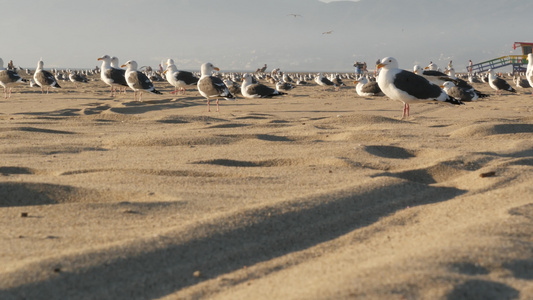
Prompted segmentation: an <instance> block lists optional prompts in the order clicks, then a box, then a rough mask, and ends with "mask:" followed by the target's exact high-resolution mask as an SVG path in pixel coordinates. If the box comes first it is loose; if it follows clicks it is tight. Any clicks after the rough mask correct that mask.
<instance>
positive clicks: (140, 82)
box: [121, 60, 161, 101]
mask: <svg viewBox="0 0 533 300" xmlns="http://www.w3.org/2000/svg"><path fill="white" fill-rule="evenodd" d="M121 67H122V68H124V67H126V73H125V75H124V77H126V82H127V83H128V86H129V87H130V89H132V90H133V99H134V100H137V92H139V101H143V91H147V92H150V93H152V94H159V95H161V92H160V91H158V90H156V89H155V87H154V84H153V83H152V81H150V79H148V77H146V75H145V74H144V73H142V72H139V71H137V62H136V61H134V60H128V61H127V62H126V63H125V64H123V65H122V66H121Z"/></svg>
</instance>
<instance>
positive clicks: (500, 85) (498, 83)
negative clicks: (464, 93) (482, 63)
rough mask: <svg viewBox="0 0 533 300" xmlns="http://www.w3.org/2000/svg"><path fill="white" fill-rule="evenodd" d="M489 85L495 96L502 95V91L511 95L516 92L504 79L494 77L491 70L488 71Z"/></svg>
mask: <svg viewBox="0 0 533 300" xmlns="http://www.w3.org/2000/svg"><path fill="white" fill-rule="evenodd" d="M488 73H489V85H490V87H491V88H492V89H493V90H495V91H496V94H499V95H500V96H501V95H502V91H509V92H511V93H516V90H515V89H514V88H513V87H512V86H511V85H510V84H509V83H508V82H507V81H505V80H504V79H501V78H500V77H498V76H496V74H494V70H493V69H489V71H488Z"/></svg>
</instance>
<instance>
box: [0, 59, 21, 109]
mask: <svg viewBox="0 0 533 300" xmlns="http://www.w3.org/2000/svg"><path fill="white" fill-rule="evenodd" d="M22 82H27V80H26V79H24V78H22V77H20V75H19V74H17V72H15V71H12V70H7V69H6V68H4V61H3V60H2V59H1V58H0V85H1V86H3V87H4V98H6V99H7V98H10V97H11V89H12V88H11V85H13V84H15V83H22ZM8 90H9V96H8Z"/></svg>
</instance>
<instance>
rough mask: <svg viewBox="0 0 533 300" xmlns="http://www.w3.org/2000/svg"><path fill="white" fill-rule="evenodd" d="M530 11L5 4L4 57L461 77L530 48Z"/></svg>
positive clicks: (500, 3)
mask: <svg viewBox="0 0 533 300" xmlns="http://www.w3.org/2000/svg"><path fill="white" fill-rule="evenodd" d="M290 14H299V15H301V17H300V16H298V17H293V16H291V15H290ZM532 14H533V1H523V0H439V1H435V0H360V1H359V2H356V1H335V2H331V3H325V2H322V1H319V0H105V1H103V0H91V1H85V0H81V1H79V0H47V1H29V0H27V1H4V3H3V5H2V15H3V17H2V18H1V20H0V22H1V24H2V26H3V27H4V28H9V29H8V30H4V31H3V32H2V43H0V57H1V58H3V60H4V62H5V63H6V64H7V62H8V61H9V60H10V59H13V61H14V62H15V65H17V66H21V67H24V68H26V67H29V68H35V66H36V64H37V61H38V60H39V58H40V57H42V58H43V60H44V63H45V68H51V67H71V68H90V67H94V66H96V65H99V63H98V62H97V61H96V59H97V58H98V57H100V56H102V55H103V54H109V55H115V56H118V57H119V58H120V61H121V63H123V62H125V61H126V60H129V59H134V60H136V61H137V62H138V63H139V65H140V66H143V65H151V66H153V67H155V66H157V65H158V64H159V63H160V62H161V61H162V60H166V59H167V58H173V59H174V60H175V61H176V63H177V65H178V67H179V68H180V69H186V70H198V69H199V67H200V65H201V64H202V63H204V62H206V61H210V62H212V63H213V64H215V65H216V66H218V67H219V68H220V69H221V70H223V71H225V70H226V71H228V70H243V71H253V70H255V69H257V68H258V67H261V66H263V64H265V63H266V64H268V66H269V69H272V68H277V67H279V68H281V69H282V70H285V71H353V67H352V65H353V63H354V61H355V60H358V61H366V62H367V63H368V64H369V67H370V68H372V67H373V66H374V63H375V61H376V60H377V59H378V58H382V57H385V56H394V57H396V58H397V59H398V61H399V62H400V66H401V67H402V68H405V69H412V66H413V65H414V64H421V65H427V64H428V63H429V61H433V62H436V63H437V64H438V65H439V66H442V67H444V66H445V65H446V64H447V63H448V61H449V60H450V59H452V60H453V61H454V65H455V66H456V70H457V71H464V66H465V65H466V64H467V63H468V59H472V60H473V61H474V62H479V61H482V60H488V59H492V58H495V57H498V56H502V55H508V54H520V51H519V50H516V51H513V49H512V45H513V42H515V41H532V40H533V37H531V30H529V29H528V28H526V25H527V24H529V21H530V19H531V15H532ZM527 27H529V25H527ZM330 30H332V33H331V34H322V33H323V32H326V31H330Z"/></svg>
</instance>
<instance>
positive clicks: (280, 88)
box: [276, 80, 294, 92]
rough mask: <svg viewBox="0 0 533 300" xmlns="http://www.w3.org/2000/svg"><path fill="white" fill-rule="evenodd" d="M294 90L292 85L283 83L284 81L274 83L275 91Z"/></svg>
mask: <svg viewBox="0 0 533 300" xmlns="http://www.w3.org/2000/svg"><path fill="white" fill-rule="evenodd" d="M293 88H294V85H292V84H290V83H288V82H285V81H283V80H282V81H278V82H277V83H276V90H278V91H280V92H281V91H290V90H292V89H293Z"/></svg>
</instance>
